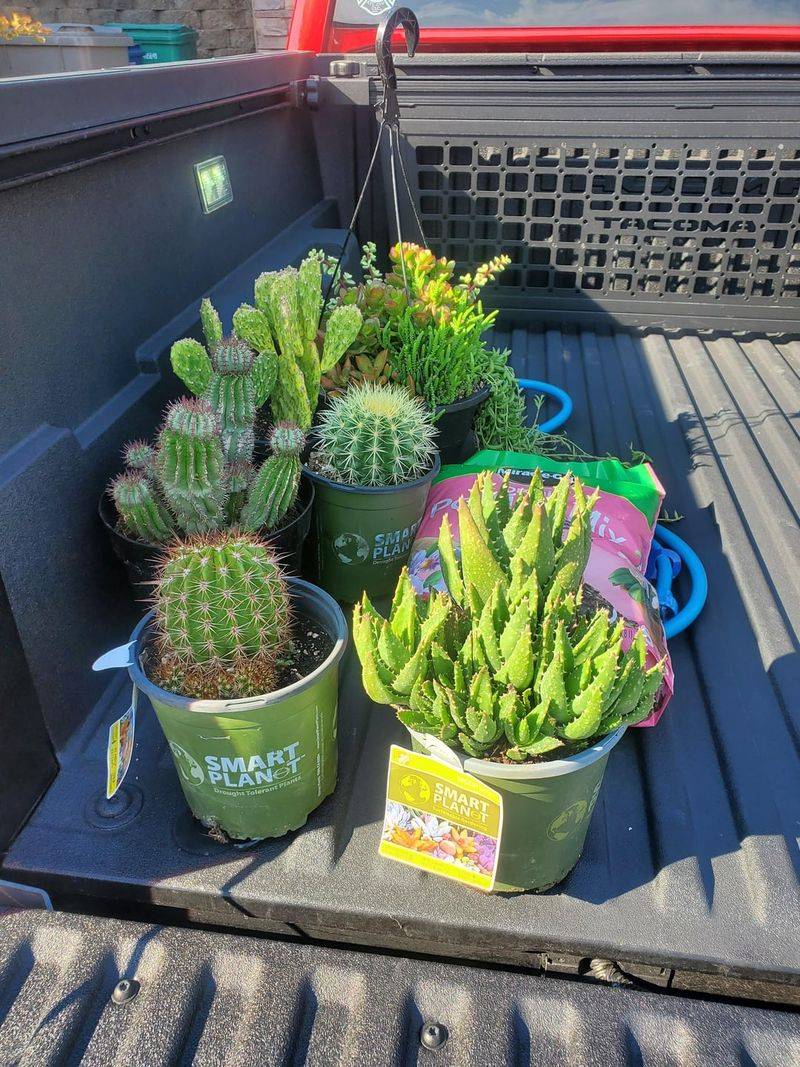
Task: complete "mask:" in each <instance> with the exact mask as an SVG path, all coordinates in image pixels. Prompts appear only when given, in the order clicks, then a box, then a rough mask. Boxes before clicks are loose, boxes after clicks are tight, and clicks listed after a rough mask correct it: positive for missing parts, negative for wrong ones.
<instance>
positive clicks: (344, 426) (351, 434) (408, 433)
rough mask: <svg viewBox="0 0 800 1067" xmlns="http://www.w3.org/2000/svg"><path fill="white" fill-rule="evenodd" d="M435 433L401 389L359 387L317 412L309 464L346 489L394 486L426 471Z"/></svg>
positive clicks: (418, 406) (418, 405)
mask: <svg viewBox="0 0 800 1067" xmlns="http://www.w3.org/2000/svg"><path fill="white" fill-rule="evenodd" d="M435 433H436V431H435V429H434V426H433V422H432V419H431V416H430V414H429V413H428V411H427V410H426V409H425V407H424V406H423V404H422V402H421V401H419V400H417V399H415V398H413V397H411V396H410V395H409V394H408V392H407V391H406V390H405V389H403V388H402V387H401V386H385V387H381V386H376V385H373V384H371V383H364V384H363V385H360V386H354V387H352V388H351V389H348V391H347V392H346V393H345V394H344V395H343V396H340V397H336V398H334V399H333V400H332V401H331V404H330V406H329V407H328V408H327V409H326V410H325V411H323V412H322V415H321V416H320V420H319V425H318V426H317V427H316V428H315V430H314V453H313V462H314V465H315V466H316V468H317V470H319V471H320V473H323V474H325V475H326V476H328V477H331V478H333V479H334V480H336V481H340V482H345V483H346V484H349V485H360V486H370V485H376V486H388V485H399V484H401V483H402V482H407V481H410V480H412V479H414V478H417V477H419V476H420V475H422V474H424V473H425V472H426V471H428V470H430V468H431V464H432V463H433V458H434V456H435V454H436V447H435V445H434V437H435Z"/></svg>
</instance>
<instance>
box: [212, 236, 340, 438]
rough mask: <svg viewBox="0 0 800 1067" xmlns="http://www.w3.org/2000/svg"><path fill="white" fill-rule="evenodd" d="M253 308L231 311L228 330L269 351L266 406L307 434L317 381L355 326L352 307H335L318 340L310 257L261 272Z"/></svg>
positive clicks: (318, 305)
mask: <svg viewBox="0 0 800 1067" xmlns="http://www.w3.org/2000/svg"><path fill="white" fill-rule="evenodd" d="M254 299H255V307H252V306H250V305H248V304H243V305H242V306H241V307H240V308H238V310H237V311H236V312H235V313H234V316H233V329H234V332H235V333H236V335H237V337H239V338H241V339H242V340H243V341H245V342H246V343H247V344H249V345H250V346H251V347H252V348H254V349H255V350H256V351H257V352H258V353H260V355H259V358H261V357H262V356H264V355H266V354H267V353H269V355H270V358H271V359H273V360H274V361H275V365H276V368H277V371H276V378H275V380H274V384H273V386H272V392H271V407H272V413H273V416H274V418H275V420H276V421H278V422H281V421H286V422H293V423H295V424H296V425H298V426H299V427H300V429H301V430H304V431H307V430H308V429H309V427H310V426H311V420H312V418H313V416H314V412H315V411H316V408H317V400H318V396H319V388H320V379H321V376H322V374H323V373H325V372H326V371H328V370H330V369H331V368H332V367H333V366H334V364H335V363H337V362H338V360H339V359H341V357H342V355H344V353H345V352H346V351H347V349H348V348H349V346H350V345H351V344H352V342H353V340H354V339H355V337H356V336H357V335H358V331H359V329H360V327H361V313H360V311H359V310H358V308H355V307H348V308H341V309H339V308H337V309H336V310H335V311H334V312H332V314H331V315H330V316H329V318H328V320H327V326H326V330H325V334H324V337H323V338H322V339H320V334H319V319H320V314H321V311H322V268H321V266H320V261H319V259H318V258H317V257H316V256H314V255H309V256H307V257H306V258H305V259H304V260H303V262H302V263H301V264H300V267H299V268H295V267H286V268H284V269H283V270H277V271H267V272H266V273H264V274H261V275H259V277H258V278H257V279H256V282H255V296H254Z"/></svg>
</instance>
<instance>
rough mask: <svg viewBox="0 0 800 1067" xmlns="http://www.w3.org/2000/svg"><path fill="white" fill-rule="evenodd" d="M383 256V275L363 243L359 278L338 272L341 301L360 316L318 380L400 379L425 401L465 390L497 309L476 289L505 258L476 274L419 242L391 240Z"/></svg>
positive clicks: (338, 383)
mask: <svg viewBox="0 0 800 1067" xmlns="http://www.w3.org/2000/svg"><path fill="white" fill-rule="evenodd" d="M389 256H390V259H391V262H392V267H391V269H390V271H389V272H388V273H387V274H386V275H385V277H384V276H382V275H381V274H380V272H379V271H378V270H377V269H376V268H375V248H374V245H372V246H365V249H364V256H363V257H362V262H361V266H362V271H363V274H364V281H363V283H362V284H360V285H356V284H355V283H354V282H353V280H352V279H351V278H347V277H344V278H341V279H339V284H338V301H339V303H340V305H341V306H345V307H346V306H354V307H358V308H359V310H360V311H361V314H362V318H363V323H362V326H361V329H360V331H359V334H358V336H357V338H356V339H355V341H354V342H353V343H352V344H351V345H350V347H349V349H348V350H347V354H346V356H345V358H344V359H343V360H342V361H341V362H340V364H339V365H338V366H337V367H335V368H334V369H333V370H332V371H331V372H329V374H328V375H326V376H325V378H324V379H323V385H324V386H325V388H326V389H327V390H329V391H332V392H339V391H341V390H343V389H345V388H346V387H347V385H348V384H350V383H357V382H360V381H364V380H366V381H379V380H381V379H382V378H385V379H387V380H394V381H398V382H402V383H403V384H404V385H405V386H406V387H407V388H408V389H409V391H410V392H411V393H412V394H413V395H417V396H421V397H423V399H424V400H425V402H426V403H427V404H428V406H429V407H431V408H434V407H436V406H437V405H439V404H449V403H452V402H453V401H454V400H457V399H459V398H461V397H464V396H467V395H469V394H470V393H472V392H473V391H474V390H475V388H476V387H477V386H478V385H479V384H480V377H479V373H478V372H479V366H478V361H479V355H480V353H481V351H482V349H483V341H482V340H481V337H482V334H483V333H484V332H485V331H486V330H487V329H488V328H489V327H490V326H491V325H492V323H493V322H494V319H495V315H496V313H495V312H490V313H488V314H487V313H485V312H484V311H483V307H482V305H481V302H480V295H481V291H482V290H483V288H484V286H485V285H486V284H487V283H488V282H490V281H492V280H493V279H494V278H495V277H496V276H497V275H498V274H499V273H500V272H501V271H502V270H503V269H504V268H505V267H506V266H507V265H508V264H509V263H510V259H509V258H508V256H503V255H501V256H496V257H495V258H494V259H492V260H491V261H490V262H488V263H484V264H482V265H481V266H480V267H478V268H477V270H476V271H475V273H474V275H473V274H463V275H461V276H460V277H458V278H457V277H456V276H455V263H454V262H453V261H452V260H446V259H443V258H442V259H437V257H436V256H435V255H434V254H433V252H431V251H429V250H428V249H426V248H421V247H420V246H419V245H415V244H410V243H407V242H404V243H402V244H397V245H395V246H394V247H393V248H392V249H391V250H390V253H389ZM403 269H405V278H404V276H403ZM406 283H407V285H408V291H406Z"/></svg>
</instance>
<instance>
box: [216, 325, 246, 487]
mask: <svg viewBox="0 0 800 1067" xmlns="http://www.w3.org/2000/svg"><path fill="white" fill-rule="evenodd" d="M254 362H255V353H254V352H253V350H252V349H251V348H250V346H249V345H246V344H245V343H244V341H240V340H239V339H238V338H236V337H223V338H222V340H221V341H218V342H217V344H216V345H214V347H213V348H212V349H211V366H212V367H213V370H214V373H213V374H212V375H211V377H210V378H209V381H208V385H207V386H206V389H205V392H204V393H203V397H204V399H206V400H207V401H208V402H209V404H210V405H211V407H212V408H213V409H214V411H216V413H217V416H218V417H219V421H220V431H221V434H222V450H223V452H224V454H225V459H226V460H227V461H228V463H230V464H237V463H238V464H247V463H249V462H250V461H251V460H252V458H253V445H254V444H255V432H254V430H253V423H254V421H255V417H256V389H255V382H254V380H253V364H254ZM231 477H232V478H233V479H234V481H233V482H232V484H231V490H232V491H233V492H238V491H240V490H242V489H244V488H246V484H247V483H246V482H245V483H244V485H243V484H241V481H240V479H239V477H238V476H237V474H236V473H235V468H234V473H233V474H232V475H231Z"/></svg>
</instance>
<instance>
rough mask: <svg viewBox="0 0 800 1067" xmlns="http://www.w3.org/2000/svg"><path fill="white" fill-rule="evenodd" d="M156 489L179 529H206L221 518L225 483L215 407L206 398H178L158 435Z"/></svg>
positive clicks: (215, 526)
mask: <svg viewBox="0 0 800 1067" xmlns="http://www.w3.org/2000/svg"><path fill="white" fill-rule="evenodd" d="M158 475H159V484H160V487H161V491H162V493H163V495H164V499H165V500H166V502H167V504H168V505H169V508H170V510H171V511H172V513H173V514H174V515H175V517H176V519H177V520H178V523H179V524H180V527H181V529H182V530H184V531H185V532H186V533H188V534H199V533H209V532H210V531H212V530H219V529H220V528H221V527H222V526H223V525H224V523H225V504H226V502H227V496H228V488H227V485H226V482H225V457H224V455H223V450H222V443H221V440H220V435H219V423H218V421H217V415H216V412H215V411H214V410H213V409H212V407H211V405H210V404H209V403H208V401H206V400H198V399H195V398H192V399H190V400H186V399H184V400H178V401H176V402H175V403H174V404H172V405H171V406H170V407H169V408H168V409H167V414H166V418H165V419H164V425H163V426H162V428H161V432H160V434H159V438H158Z"/></svg>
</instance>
